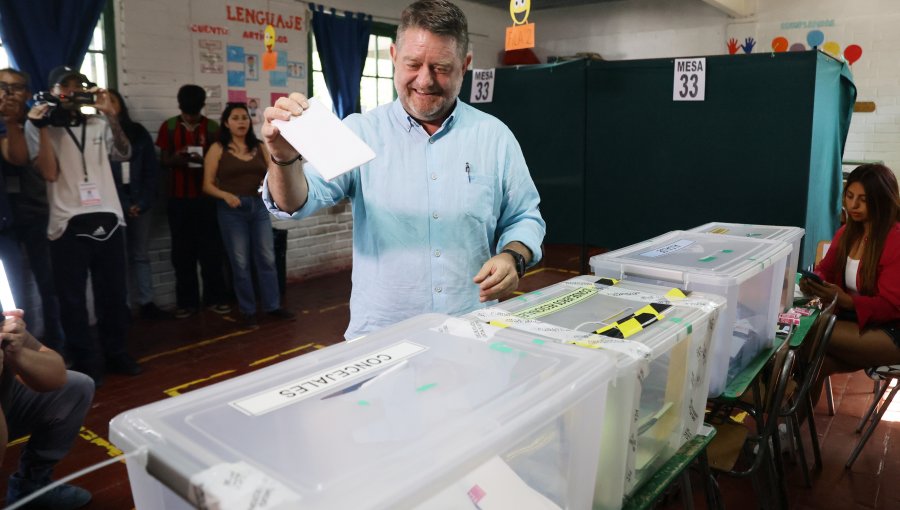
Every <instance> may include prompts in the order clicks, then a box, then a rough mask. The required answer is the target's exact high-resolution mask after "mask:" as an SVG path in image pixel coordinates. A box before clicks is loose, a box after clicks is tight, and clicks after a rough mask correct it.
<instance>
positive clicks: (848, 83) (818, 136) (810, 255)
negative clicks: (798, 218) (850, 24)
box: [800, 53, 856, 267]
mask: <svg viewBox="0 0 900 510" xmlns="http://www.w3.org/2000/svg"><path fill="white" fill-rule="evenodd" d="M817 57H818V61H819V62H818V64H819V65H818V66H817V67H816V97H815V104H814V112H813V130H812V147H811V149H810V156H809V159H810V167H811V168H813V169H818V170H819V171H811V172H810V175H809V196H811V197H820V198H821V200H810V201H809V202H807V204H806V237H804V241H805V242H804V243H803V253H802V256H801V258H800V264H801V265H802V266H804V267H805V266H808V265H810V264H812V263H813V262H815V259H816V246H817V245H818V243H819V241H821V240H823V239H831V238H832V237H833V236H834V232H835V230H837V227H838V224H839V223H840V213H841V198H842V195H843V181H842V176H841V159H842V158H841V156H842V155H843V148H844V145H845V142H846V141H847V132H848V131H849V130H850V117H851V116H852V114H853V103H854V102H856V86H855V85H853V76H852V75H851V74H850V67H849V66H848V65H847V64H843V63H840V62H837V61H836V60H834V59H832V58H831V57H829V56H828V55H825V54H823V53H819V54H818V55H817Z"/></svg>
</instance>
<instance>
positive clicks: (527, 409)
mask: <svg viewBox="0 0 900 510" xmlns="http://www.w3.org/2000/svg"><path fill="white" fill-rule="evenodd" d="M584 354H585V353H583V352H577V351H576V350H575V349H572V348H571V347H568V346H564V345H559V344H555V343H553V342H549V341H548V342H545V341H540V340H538V339H536V338H535V337H534V335H529V334H527V333H523V332H517V331H513V330H509V329H501V328H495V327H492V326H490V325H486V324H482V323H478V322H476V321H467V320H462V319H457V318H451V317H449V316H444V315H436V314H431V315H422V316H419V317H415V318H412V319H409V320H406V321H404V322H401V323H398V324H396V325H394V326H391V327H388V328H385V329H383V330H380V331H378V332H375V333H372V334H369V335H368V336H366V337H365V338H363V339H361V340H359V341H356V342H352V343H347V342H344V343H340V344H337V345H334V346H331V347H327V348H324V349H321V350H318V351H315V352H312V353H309V354H304V355H303V356H299V357H297V358H294V359H291V360H288V361H285V362H282V363H279V364H277V365H274V366H271V367H268V368H265V369H261V370H258V371H255V372H253V373H250V374H247V375H243V376H240V377H237V378H234V379H231V380H228V381H225V382H221V383H219V384H216V385H213V386H209V387H206V388H202V389H198V390H195V391H192V392H190V393H187V394H185V395H182V396H179V397H176V398H173V399H169V400H164V401H160V402H156V403H153V404H150V405H147V406H144V407H140V408H137V409H134V410H131V411H128V412H125V413H123V414H121V415H119V416H117V417H116V418H115V419H113V420H112V422H111V424H110V435H111V437H112V440H113V442H114V443H115V444H116V445H117V446H119V447H120V448H122V449H123V450H124V451H126V452H135V451H139V450H142V451H140V452H139V454H138V455H136V456H135V457H134V458H131V459H129V460H128V468H129V477H130V479H131V484H132V489H133V492H134V493H135V494H136V496H135V503H136V505H137V507H138V509H142V508H154V506H153V505H157V506H156V507H160V506H161V505H166V506H168V503H159V502H158V501H169V500H170V499H167V498H169V497H170V496H171V493H175V494H178V495H180V496H181V498H184V499H186V500H188V501H190V502H191V503H192V504H193V505H195V506H198V507H201V508H203V507H204V506H202V505H206V506H208V507H212V506H210V504H209V503H210V502H215V503H216V504H218V505H219V506H218V507H216V508H223V509H224V508H249V507H245V506H240V504H242V503H240V502H241V501H250V500H254V501H256V500H259V499H260V498H265V500H266V501H267V502H268V503H267V504H268V505H269V506H253V508H304V509H337V508H342V509H343V508H347V509H351V508H352V509H361V508H377V509H389V508H390V509H394V508H413V507H415V506H416V505H417V504H419V503H421V502H424V501H428V500H430V499H432V498H434V497H436V496H437V495H439V493H441V491H445V490H446V489H447V488H448V487H450V486H452V485H453V484H457V485H458V484H459V483H461V482H460V480H470V479H471V477H472V476H475V474H478V473H483V472H484V471H485V469H486V466H488V467H490V466H493V467H494V468H496V467H497V463H498V461H500V462H501V463H502V464H503V465H504V466H505V467H504V468H503V469H499V470H498V469H493V468H492V469H489V470H488V471H490V472H493V473H494V474H496V475H497V476H498V477H499V478H503V479H504V480H506V482H504V483H499V482H497V481H496V480H494V481H493V482H488V481H486V482H485V486H492V485H491V483H494V485H495V486H505V487H510V486H512V485H510V484H509V483H507V482H508V481H509V480H508V478H509V477H510V476H511V475H510V474H511V473H514V474H515V476H514V477H518V479H520V481H521V484H524V485H526V486H528V487H530V488H531V489H532V490H533V491H534V492H535V493H536V494H539V495H540V497H541V498H544V499H545V500H546V501H549V502H552V503H553V504H555V505H557V506H559V507H561V508H586V507H588V506H589V505H590V501H591V498H592V494H593V489H594V481H595V476H596V470H597V458H598V456H599V455H600V451H599V448H600V446H599V444H600V434H599V431H600V430H601V427H602V422H603V409H604V402H605V398H606V387H607V383H608V382H609V380H610V379H611V378H612V377H613V376H614V374H615V366H614V362H613V360H612V358H611V357H610V356H608V355H606V354H604V353H599V352H598V353H597V355H596V356H585V355H584ZM507 467H508V468H507ZM473 473H474V474H473ZM517 483H518V482H517ZM151 485H153V486H154V487H157V488H158V490H157V489H154V488H152V487H150V488H148V487H149V486H151ZM513 485H515V484H513ZM471 490H473V491H475V488H472V489H471ZM157 492H167V493H169V494H168V495H167V496H165V497H162V496H159V494H156V493H157ZM475 492H476V493H477V492H478V491H475ZM138 495H140V496H138ZM482 496H483V494H482ZM491 496H492V497H494V499H495V500H496V501H502V498H500V496H501V495H498V494H492V495H491ZM519 496H521V494H520V495H519ZM154 498H158V499H154ZM254 498H255V499H254ZM514 499H515V498H514ZM514 499H513V500H514ZM511 501H512V500H511ZM229 504H233V505H235V506H228V505H229ZM187 508H189V507H187ZM536 508H537V507H536Z"/></svg>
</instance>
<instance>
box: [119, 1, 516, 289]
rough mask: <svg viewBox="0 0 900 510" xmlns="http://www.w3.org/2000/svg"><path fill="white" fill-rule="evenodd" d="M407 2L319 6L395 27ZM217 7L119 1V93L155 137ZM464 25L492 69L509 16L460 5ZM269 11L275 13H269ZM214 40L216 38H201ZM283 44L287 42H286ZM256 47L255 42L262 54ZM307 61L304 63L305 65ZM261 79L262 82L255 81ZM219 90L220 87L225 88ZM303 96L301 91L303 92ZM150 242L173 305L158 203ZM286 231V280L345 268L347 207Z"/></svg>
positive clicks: (299, 5) (477, 56) (301, 6)
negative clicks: (195, 33)
mask: <svg viewBox="0 0 900 510" xmlns="http://www.w3.org/2000/svg"><path fill="white" fill-rule="evenodd" d="M410 1H411V0H369V1H365V2H362V1H353V0H337V1H333V2H322V3H323V4H325V5H326V6H327V7H334V8H336V9H338V10H353V11H360V10H362V11H365V12H367V13H369V14H372V15H373V16H375V19H376V21H383V22H386V23H392V24H396V22H397V21H398V19H399V16H400V12H401V11H402V9H403V8H404V7H405V6H406V5H408V4H409V3H410ZM239 4H240V5H241V6H249V7H254V6H255V7H258V8H268V7H272V6H274V5H275V2H272V3H271V5H270V3H269V2H267V1H265V0H245V1H242V2H240V3H239ZM215 5H222V4H217V3H216V2H214V1H211V0H190V1H184V0H153V1H151V0H118V1H117V3H116V5H115V10H116V46H117V47H116V51H117V58H118V79H119V90H120V91H121V92H122V94H123V95H124V96H125V98H126V101H128V104H129V107H130V108H131V113H132V117H133V118H134V119H135V120H137V121H138V122H141V123H142V124H144V126H146V127H147V129H148V130H150V132H151V134H153V135H154V136H155V134H156V132H157V130H158V129H159V125H160V123H161V122H163V121H164V120H165V119H166V118H168V117H170V116H172V115H175V114H177V113H178V109H177V102H176V100H175V94H176V92H177V91H178V88H179V87H180V86H181V85H182V84H185V83H196V81H195V77H196V75H195V62H194V58H197V57H196V51H195V49H194V48H193V45H194V43H193V39H192V34H191V32H190V31H189V30H188V27H189V25H190V24H191V22H192V20H195V21H196V20H199V22H203V23H205V22H207V21H205V19H206V18H207V17H208V15H207V14H206V13H204V12H201V11H202V10H203V9H208V8H211V7H212V6H215ZM278 5H279V6H280V10H284V9H285V7H284V6H285V5H288V6H290V5H294V6H296V14H298V15H302V16H303V17H304V18H305V17H307V11H306V5H307V4H306V2H281V3H279V4H278ZM459 5H460V7H462V8H463V9H464V11H465V12H466V15H467V17H468V19H469V30H470V32H471V33H472V34H471V35H472V37H471V41H472V45H471V46H472V50H473V53H474V65H475V66H476V67H493V66H495V65H496V62H497V60H498V55H499V53H500V51H501V50H502V46H503V37H504V34H505V26H506V25H508V24H509V18H508V13H507V12H505V11H503V10H500V9H492V8H488V7H485V6H482V5H479V4H475V3H471V2H465V1H460V2H459ZM272 10H275V9H274V8H273V9H272ZM207 38H209V39H215V37H212V36H211V37H207ZM290 42H291V41H290V39H289V43H290ZM261 46H262V44H261V43H260V47H261ZM304 60H305V58H304ZM260 78H261V79H262V76H261V77H260ZM223 88H224V87H223ZM302 92H304V93H305V89H304V90H303V91H302ZM156 209H157V210H156V211H155V216H154V226H153V230H152V241H151V260H152V261H153V262H152V264H153V282H154V291H155V294H156V302H157V303H158V304H160V305H172V304H174V302H175V278H174V272H173V270H172V265H171V263H170V261H169V254H170V241H169V234H168V226H167V224H166V219H165V216H164V210H165V208H164V202H163V203H160V205H159V206H158V207H157V208H156ZM273 223H274V226H275V227H276V228H282V229H287V230H288V251H287V273H288V278H289V279H302V278H308V277H312V276H316V275H320V274H325V273H329V272H334V271H338V270H341V269H346V268H348V267H350V264H351V258H352V257H351V242H352V241H351V238H352V229H351V227H352V219H351V212H350V207H349V205H347V204H346V203H345V204H342V205H338V206H336V207H333V208H330V209H329V210H325V211H320V212H319V213H317V214H316V215H315V216H313V217H311V218H307V219H305V220H302V221H274V222H273Z"/></svg>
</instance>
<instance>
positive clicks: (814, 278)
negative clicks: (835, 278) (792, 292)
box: [800, 269, 825, 285]
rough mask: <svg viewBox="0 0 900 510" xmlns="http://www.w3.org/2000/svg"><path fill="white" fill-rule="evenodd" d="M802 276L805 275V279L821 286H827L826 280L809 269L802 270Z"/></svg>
mask: <svg viewBox="0 0 900 510" xmlns="http://www.w3.org/2000/svg"><path fill="white" fill-rule="evenodd" d="M800 274H801V275H803V277H804V278H806V279H808V280H810V281H812V282H815V283H818V284H819V285H825V280H823V279H822V278H821V277H819V275H817V274H816V273H813V272H812V271H810V270H808V269H801V270H800Z"/></svg>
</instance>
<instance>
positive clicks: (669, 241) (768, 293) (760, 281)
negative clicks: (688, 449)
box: [590, 230, 791, 397]
mask: <svg viewBox="0 0 900 510" xmlns="http://www.w3.org/2000/svg"><path fill="white" fill-rule="evenodd" d="M790 253H791V246H790V245H789V244H787V243H785V242H783V241H770V240H767V239H745V238H740V237H732V236H722V235H716V234H703V233H698V232H685V231H681V230H676V231H673V232H669V233H667V234H663V235H661V236H659V237H656V238H653V239H650V240H648V241H644V242H642V243H638V244H634V245H632V246H628V247H626V248H621V249H619V250H616V251H611V252H608V253H603V254H600V255H595V256H593V257H591V261H590V263H591V269H592V270H593V271H594V274H596V275H597V276H600V277H606V278H615V279H628V280H635V281H639V282H644V283H651V284H654V285H662V286H675V287H678V288H681V289H683V290H687V291H700V292H704V293H707V294H715V295H718V296H722V297H724V298H725V299H726V305H725V308H724V309H723V310H722V311H721V312H720V314H719V321H718V324H717V328H716V331H714V333H713V339H712V347H711V348H710V374H709V396H710V397H717V396H719V395H720V394H721V393H722V392H723V391H724V390H725V385H726V383H727V381H728V380H730V379H731V378H733V377H734V376H735V375H736V374H737V373H739V372H740V371H741V370H743V369H744V367H746V366H747V364H748V363H750V362H751V361H752V360H753V358H754V357H755V356H756V355H757V354H758V353H759V352H760V351H762V350H763V349H764V348H768V347H771V346H772V344H773V342H774V340H775V326H776V322H777V320H778V313H779V309H780V307H781V301H780V298H781V286H782V279H783V277H784V266H785V264H786V262H787V258H788V256H789V255H790Z"/></svg>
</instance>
